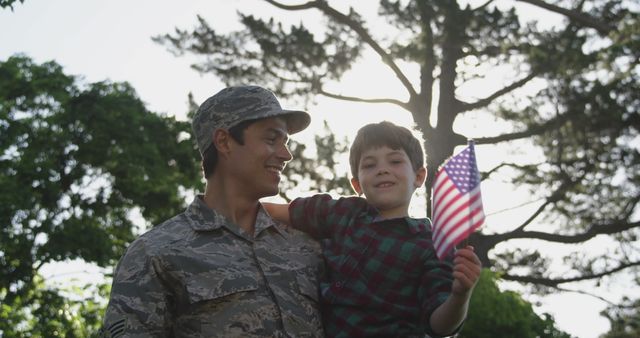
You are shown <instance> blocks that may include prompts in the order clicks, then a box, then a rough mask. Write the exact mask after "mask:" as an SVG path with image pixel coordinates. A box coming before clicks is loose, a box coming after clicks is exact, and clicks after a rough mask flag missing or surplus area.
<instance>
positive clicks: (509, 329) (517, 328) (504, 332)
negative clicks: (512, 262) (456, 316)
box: [457, 269, 570, 338]
mask: <svg viewBox="0 0 640 338" xmlns="http://www.w3.org/2000/svg"><path fill="white" fill-rule="evenodd" d="M497 281H498V278H497V277H496V275H495V274H494V273H492V272H491V271H490V270H488V269H484V270H483V271H482V274H481V275H480V280H479V281H478V284H477V286H476V288H475V290H474V292H473V295H472V296H471V303H470V305H469V314H468V316H467V320H466V322H465V324H464V326H463V327H462V330H461V331H460V333H459V335H458V336H457V337H460V338H466V337H473V338H492V337H519V338H525V337H531V338H535V337H546V338H570V336H569V335H568V334H567V333H565V332H562V331H560V330H558V329H557V328H556V327H555V323H554V320H553V317H552V316H551V315H549V314H546V313H544V314H542V316H539V315H538V314H536V313H535V312H534V311H533V306H532V305H531V303H529V302H527V301H525V300H524V299H522V297H521V296H520V295H519V294H517V293H515V292H513V291H500V289H499V288H498V284H497Z"/></svg>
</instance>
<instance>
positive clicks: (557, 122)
mask: <svg viewBox="0 0 640 338" xmlns="http://www.w3.org/2000/svg"><path fill="white" fill-rule="evenodd" d="M577 115H578V114H577V113H573V114H562V115H557V116H556V117H554V118H552V119H550V120H548V121H546V122H544V123H542V124H539V125H536V126H530V127H529V128H528V129H527V130H523V131H518V132H514V133H508V134H502V135H498V136H491V137H480V138H474V140H475V141H476V144H495V143H499V142H505V141H513V140H519V139H523V138H527V137H531V136H534V135H538V134H541V133H542V132H545V131H549V130H553V129H556V128H558V127H560V126H562V125H563V124H564V123H565V122H566V121H568V120H569V119H571V118H573V117H574V116H577Z"/></svg>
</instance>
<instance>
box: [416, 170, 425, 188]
mask: <svg viewBox="0 0 640 338" xmlns="http://www.w3.org/2000/svg"><path fill="white" fill-rule="evenodd" d="M426 179H427V168H425V167H420V168H418V170H417V171H416V180H415V182H414V186H415V188H416V189H418V188H420V187H421V186H422V185H423V184H424V181H425V180H426Z"/></svg>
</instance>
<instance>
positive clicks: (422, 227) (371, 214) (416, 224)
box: [365, 203, 431, 235]
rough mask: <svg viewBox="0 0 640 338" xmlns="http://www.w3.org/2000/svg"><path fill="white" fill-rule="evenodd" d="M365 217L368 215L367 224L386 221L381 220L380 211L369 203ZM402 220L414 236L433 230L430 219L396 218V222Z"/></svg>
mask: <svg viewBox="0 0 640 338" xmlns="http://www.w3.org/2000/svg"><path fill="white" fill-rule="evenodd" d="M365 215H366V216H365V217H366V221H365V222H367V223H374V222H383V221H385V219H381V218H380V212H379V211H378V209H376V208H374V207H373V206H372V205H370V204H368V203H367V208H366V210H365ZM400 219H402V220H404V223H405V224H406V225H407V227H408V228H409V231H410V232H411V233H412V234H414V235H415V234H417V233H419V232H423V231H429V230H430V229H431V222H430V221H429V219H428V218H413V217H409V216H405V217H398V218H396V220H400Z"/></svg>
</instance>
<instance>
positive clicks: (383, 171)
mask: <svg viewBox="0 0 640 338" xmlns="http://www.w3.org/2000/svg"><path fill="white" fill-rule="evenodd" d="M388 173H389V169H387V167H386V166H380V167H379V168H378V175H383V174H388Z"/></svg>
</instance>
